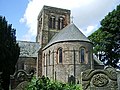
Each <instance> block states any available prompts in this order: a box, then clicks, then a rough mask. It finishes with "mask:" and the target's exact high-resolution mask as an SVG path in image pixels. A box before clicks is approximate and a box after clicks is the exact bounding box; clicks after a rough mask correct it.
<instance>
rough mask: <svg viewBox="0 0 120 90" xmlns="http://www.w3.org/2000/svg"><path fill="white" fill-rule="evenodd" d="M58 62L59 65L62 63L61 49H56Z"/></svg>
mask: <svg viewBox="0 0 120 90" xmlns="http://www.w3.org/2000/svg"><path fill="white" fill-rule="evenodd" d="M58 61H59V63H62V48H59V49H58Z"/></svg>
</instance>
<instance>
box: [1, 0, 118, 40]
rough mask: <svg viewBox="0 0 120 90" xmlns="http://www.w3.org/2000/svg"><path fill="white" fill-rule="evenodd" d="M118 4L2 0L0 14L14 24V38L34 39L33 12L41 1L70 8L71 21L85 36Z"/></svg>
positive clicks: (108, 1) (79, 0) (113, 0)
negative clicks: (15, 33)
mask: <svg viewBox="0 0 120 90" xmlns="http://www.w3.org/2000/svg"><path fill="white" fill-rule="evenodd" d="M119 4H120V0H9V1H8V0H2V1H1V3H0V15H3V16H5V17H6V19H7V20H8V21H9V22H10V23H11V24H13V27H14V28H16V30H17V39H18V40H27V41H35V37H36V31H37V16H38V14H39V12H40V10H41V9H42V7H43V5H48V6H53V7H59V8H65V9H69V10H71V17H72V16H73V22H74V23H75V24H76V26H77V27H78V28H79V29H80V30H81V31H82V32H83V33H84V34H85V35H86V36H88V35H90V34H91V33H92V32H94V31H95V30H97V28H99V27H100V21H101V20H102V19H103V18H104V17H105V16H106V15H107V14H108V12H110V11H112V10H113V9H115V8H116V6H117V5H119Z"/></svg>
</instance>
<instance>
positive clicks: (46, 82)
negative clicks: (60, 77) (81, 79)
mask: <svg viewBox="0 0 120 90" xmlns="http://www.w3.org/2000/svg"><path fill="white" fill-rule="evenodd" d="M25 90H82V87H81V85H77V84H66V83H61V82H58V81H52V80H50V79H49V78H47V77H44V76H43V77H41V78H38V79H37V78H35V77H33V78H32V80H31V81H30V82H29V83H28V85H27V87H26V88H25Z"/></svg>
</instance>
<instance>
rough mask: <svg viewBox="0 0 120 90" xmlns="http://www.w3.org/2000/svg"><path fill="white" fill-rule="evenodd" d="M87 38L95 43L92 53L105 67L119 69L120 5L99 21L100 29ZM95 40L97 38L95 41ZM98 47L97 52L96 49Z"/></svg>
mask: <svg viewBox="0 0 120 90" xmlns="http://www.w3.org/2000/svg"><path fill="white" fill-rule="evenodd" d="M89 38H90V39H91V40H92V41H93V43H95V47H94V51H96V53H99V52H100V51H102V53H99V55H100V59H101V60H102V61H105V64H106V65H111V66H113V67H115V68H119V69H120V66H119V65H118V62H119V60H120V5H118V6H117V8H116V9H114V10H113V11H112V12H109V13H108V15H107V16H105V18H104V19H103V20H102V21H101V27H100V28H99V29H98V30H97V31H96V32H95V33H93V34H92V35H90V36H89ZM96 38H99V40H98V41H97V39H96ZM97 47H98V51H97V49H96V48H97Z"/></svg>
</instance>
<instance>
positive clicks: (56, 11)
mask: <svg viewBox="0 0 120 90" xmlns="http://www.w3.org/2000/svg"><path fill="white" fill-rule="evenodd" d="M70 13H71V12H70V10H67V9H61V8H56V7H50V6H43V8H42V10H41V12H40V13H39V15H38V18H37V37H36V42H39V43H40V46H41V48H43V47H44V46H45V45H46V44H48V43H49V41H50V40H51V38H52V37H53V36H54V35H55V34H56V33H58V32H59V31H60V30H61V29H63V28H64V27H66V26H67V25H68V24H70Z"/></svg>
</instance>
